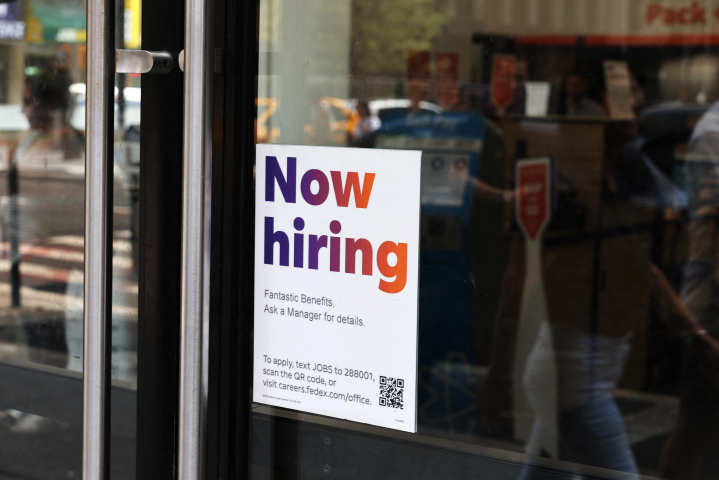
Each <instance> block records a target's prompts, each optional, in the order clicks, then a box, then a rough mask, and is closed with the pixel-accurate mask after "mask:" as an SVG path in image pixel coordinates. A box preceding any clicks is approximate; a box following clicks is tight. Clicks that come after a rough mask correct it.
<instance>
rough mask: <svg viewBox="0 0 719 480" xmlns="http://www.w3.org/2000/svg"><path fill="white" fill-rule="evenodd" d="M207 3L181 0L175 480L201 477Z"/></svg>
mask: <svg viewBox="0 0 719 480" xmlns="http://www.w3.org/2000/svg"><path fill="white" fill-rule="evenodd" d="M208 18H209V15H208V0H186V10H185V92H184V97H185V98H184V100H185V102H184V103H185V112H184V128H183V152H182V155H183V185H182V189H183V197H182V202H183V204H182V270H181V279H180V281H181V302H182V303H181V313H180V319H181V327H180V328H181V330H180V412H179V415H180V419H179V424H180V425H179V441H178V479H179V480H199V479H201V478H202V477H203V474H204V443H205V423H206V422H205V418H206V408H207V362H206V356H207V343H206V341H205V336H206V335H207V326H206V325H205V324H206V322H207V321H208V309H207V308H206V307H207V305H206V300H207V287H208V285H207V279H208V276H207V270H206V269H207V268H209V261H206V255H207V252H208V251H209V228H207V225H208V224H209V210H207V209H208V208H209V200H208V199H207V198H206V197H205V195H206V194H209V191H208V189H209V184H208V183H207V182H209V180H210V178H209V177H210V171H209V168H210V159H209V155H210V154H211V145H210V143H209V142H210V141H211V137H210V136H209V133H210V132H209V130H208V129H209V126H210V123H209V118H208V110H209V91H208V86H209V84H210V82H209V77H208V75H210V70H209V68H208V60H209V57H210V56H209V32H208V29H209V24H208Z"/></svg>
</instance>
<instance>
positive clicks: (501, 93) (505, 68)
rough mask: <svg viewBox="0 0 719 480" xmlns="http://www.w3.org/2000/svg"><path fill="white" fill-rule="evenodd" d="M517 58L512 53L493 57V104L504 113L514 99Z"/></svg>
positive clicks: (491, 89) (491, 85) (491, 90)
mask: <svg viewBox="0 0 719 480" xmlns="http://www.w3.org/2000/svg"><path fill="white" fill-rule="evenodd" d="M515 68H516V60H515V58H514V56H512V55H495V56H494V57H492V80H491V84H490V92H491V98H492V104H493V105H494V106H495V107H496V109H497V111H498V112H499V113H500V114H502V113H504V111H505V110H506V109H507V107H509V106H510V105H511V104H512V101H513V100H514V70H515Z"/></svg>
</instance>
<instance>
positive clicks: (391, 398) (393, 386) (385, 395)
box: [379, 376, 404, 408]
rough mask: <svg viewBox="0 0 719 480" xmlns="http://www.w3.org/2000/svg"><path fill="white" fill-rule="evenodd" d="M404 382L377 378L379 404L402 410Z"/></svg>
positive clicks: (389, 378)
mask: <svg viewBox="0 0 719 480" xmlns="http://www.w3.org/2000/svg"><path fill="white" fill-rule="evenodd" d="M403 402H404V380H402V379H401V378H392V377H382V376H380V377H379V404H380V405H381V406H383V407H391V408H404V403H403Z"/></svg>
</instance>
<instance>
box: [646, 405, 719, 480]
mask: <svg viewBox="0 0 719 480" xmlns="http://www.w3.org/2000/svg"><path fill="white" fill-rule="evenodd" d="M718 435H719V431H713V432H700V431H699V430H696V429H694V428H692V427H690V426H689V425H687V424H686V423H684V422H683V421H682V420H681V419H680V420H677V423H676V425H675V426H674V430H672V433H671V434H670V435H669V439H668V440H667V443H666V444H665V445H664V449H663V450H662V455H661V457H660V459H659V477H660V478H663V479H666V480H695V479H698V478H699V475H700V473H701V469H702V463H703V462H704V456H705V455H706V452H707V449H708V448H709V446H710V445H711V443H712V441H714V439H716V437H717V436H718Z"/></svg>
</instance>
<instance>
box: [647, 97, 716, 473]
mask: <svg viewBox="0 0 719 480" xmlns="http://www.w3.org/2000/svg"><path fill="white" fill-rule="evenodd" d="M687 154H688V157H689V156H691V158H692V159H693V161H692V162H687V165H686V167H685V169H686V170H685V171H686V178H687V184H688V186H689V188H688V189H687V193H688V196H689V213H690V216H689V218H690V223H689V245H688V249H689V252H688V253H689V259H688V262H687V265H686V267H685V272H684V275H683V281H682V289H681V299H682V301H683V302H684V303H685V304H686V306H687V308H688V309H689V310H690V311H691V313H692V314H693V315H694V316H695V317H696V318H697V320H698V322H699V325H698V326H697V327H696V328H693V329H687V330H686V332H685V334H684V335H683V337H684V349H683V351H682V354H683V355H682V360H683V364H682V370H681V371H682V377H681V383H680V391H679V396H680V400H681V403H680V406H679V415H678V418H677V419H676V422H675V425H674V429H673V430H672V433H671V434H670V435H669V438H668V439H667V441H666V444H665V445H664V449H663V451H662V455H661V458H660V460H659V477H661V478H665V479H668V480H696V479H698V478H701V471H702V465H703V463H704V460H705V458H706V457H707V454H708V452H709V448H710V447H711V445H712V444H713V443H714V442H715V441H716V439H717V438H718V437H719V353H718V352H719V287H718V285H719V282H718V281H717V280H718V279H717V252H718V251H719V244H718V243H717V217H716V210H717V205H719V189H718V188H717V185H718V183H717V182H718V181H719V168H718V167H719V102H717V103H715V104H714V105H713V106H712V107H711V108H710V109H709V110H708V111H707V112H706V113H705V114H704V115H703V116H702V118H701V119H700V120H699V122H698V123H697V125H696V127H695V128H694V131H693V132H692V136H691V139H690V140H689V143H688V145H687Z"/></svg>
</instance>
